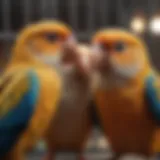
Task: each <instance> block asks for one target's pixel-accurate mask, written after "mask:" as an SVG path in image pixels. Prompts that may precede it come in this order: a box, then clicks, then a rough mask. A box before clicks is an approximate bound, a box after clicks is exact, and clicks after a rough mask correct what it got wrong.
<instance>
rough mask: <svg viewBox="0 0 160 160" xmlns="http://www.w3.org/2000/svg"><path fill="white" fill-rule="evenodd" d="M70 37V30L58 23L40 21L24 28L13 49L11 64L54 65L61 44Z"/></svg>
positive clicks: (57, 58)
mask: <svg viewBox="0 0 160 160" xmlns="http://www.w3.org/2000/svg"><path fill="white" fill-rule="evenodd" d="M70 36H72V32H71V29H70V28H69V27H68V26H66V25H65V24H63V23H62V22H59V21H42V22H39V23H36V24H31V25H29V26H28V27H26V28H24V30H22V32H21V33H20V34H19V35H18V37H17V40H16V43H15V45H14V47H13V55H12V60H11V64H15V63H27V64H35V63H36V64H37V62H38V63H39V62H40V63H42V64H47V65H48V64H49V65H54V63H57V62H58V60H59V58H60V56H61V55H60V51H61V47H62V45H63V43H65V41H66V40H67V39H69V38H70Z"/></svg>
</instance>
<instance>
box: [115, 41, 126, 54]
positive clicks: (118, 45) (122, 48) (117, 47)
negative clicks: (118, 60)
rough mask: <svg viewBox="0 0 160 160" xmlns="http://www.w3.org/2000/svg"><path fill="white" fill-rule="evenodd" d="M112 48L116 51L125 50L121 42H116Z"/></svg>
mask: <svg viewBox="0 0 160 160" xmlns="http://www.w3.org/2000/svg"><path fill="white" fill-rule="evenodd" d="M114 50H115V51H117V52H123V51H124V50H125V44H124V43H123V42H117V43H116V44H115V46H114Z"/></svg>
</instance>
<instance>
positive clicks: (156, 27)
mask: <svg viewBox="0 0 160 160" xmlns="http://www.w3.org/2000/svg"><path fill="white" fill-rule="evenodd" d="M149 29H150V31H151V32H152V33H153V34H156V35H160V16H155V17H153V18H152V19H151V21H150V23H149Z"/></svg>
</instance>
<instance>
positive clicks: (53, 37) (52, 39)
mask: <svg viewBox="0 0 160 160" xmlns="http://www.w3.org/2000/svg"><path fill="white" fill-rule="evenodd" d="M59 38H60V37H59V35H58V34H57V33H47V34H45V39H46V40H47V41H49V42H55V41H57V40H58V39H59Z"/></svg>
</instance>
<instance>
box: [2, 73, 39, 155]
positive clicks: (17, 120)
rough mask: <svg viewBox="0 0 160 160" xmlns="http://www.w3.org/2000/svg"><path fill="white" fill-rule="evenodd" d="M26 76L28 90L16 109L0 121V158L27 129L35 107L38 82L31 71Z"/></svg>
mask: <svg viewBox="0 0 160 160" xmlns="http://www.w3.org/2000/svg"><path fill="white" fill-rule="evenodd" d="M27 74H28V76H27V77H28V79H29V86H28V87H29V90H27V92H26V93H25V94H24V95H23V97H22V98H21V101H20V102H19V103H18V104H17V105H16V107H14V109H13V110H12V111H10V112H9V113H7V114H6V115H5V116H4V117H3V118H1V119H0V157H1V156H3V155H4V154H6V153H7V152H8V151H9V150H10V149H11V148H12V147H13V146H14V144H15V143H16V141H17V139H18V138H19V136H20V134H21V133H22V132H23V130H24V129H25V128H26V127H27V124H28V122H29V120H30V119H31V116H32V114H33V112H34V108H35V106H36V102H37V98H38V94H39V88H40V87H39V81H38V78H37V76H36V74H35V73H34V72H33V71H30V72H28V73H27Z"/></svg>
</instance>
